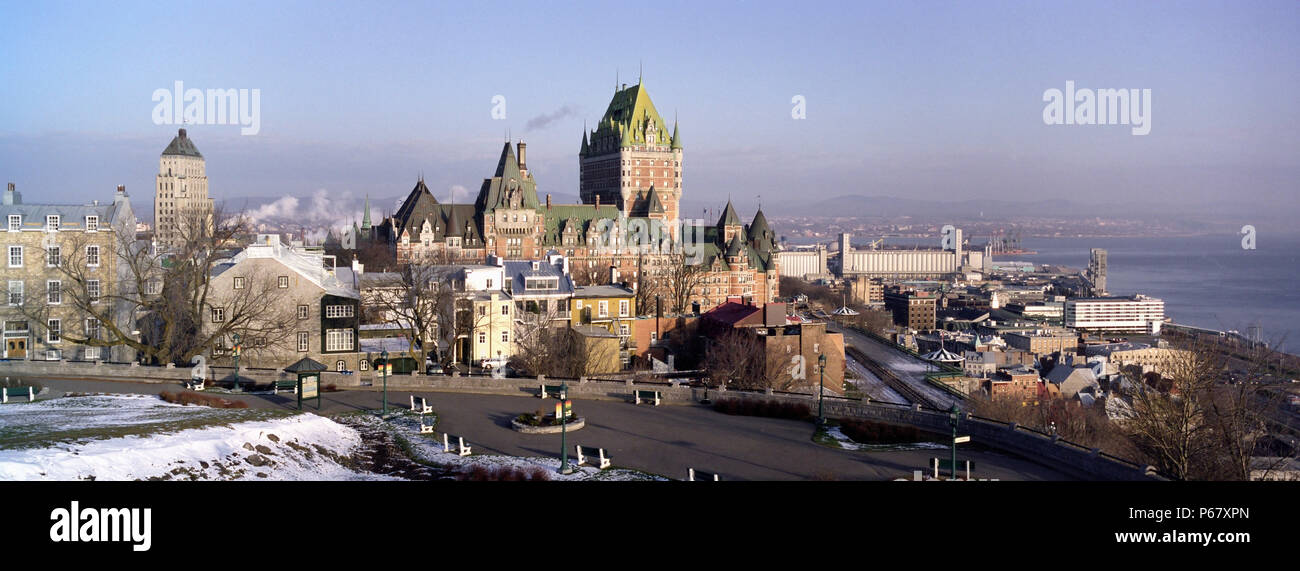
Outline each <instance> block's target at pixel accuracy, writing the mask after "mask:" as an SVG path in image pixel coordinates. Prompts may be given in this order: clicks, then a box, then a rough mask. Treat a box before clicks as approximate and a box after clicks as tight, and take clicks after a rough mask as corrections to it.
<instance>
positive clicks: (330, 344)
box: [325, 329, 356, 351]
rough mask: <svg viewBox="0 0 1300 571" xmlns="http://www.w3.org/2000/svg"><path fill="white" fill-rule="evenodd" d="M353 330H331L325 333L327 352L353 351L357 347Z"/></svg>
mask: <svg viewBox="0 0 1300 571" xmlns="http://www.w3.org/2000/svg"><path fill="white" fill-rule="evenodd" d="M353 339H354V335H353V332H352V330H351V329H330V330H328V331H326V332H325V350H326V351H351V350H352V349H353V348H354V347H355V346H356V345H355V344H354V343H353Z"/></svg>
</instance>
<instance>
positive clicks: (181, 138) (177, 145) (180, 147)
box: [162, 129, 203, 159]
mask: <svg viewBox="0 0 1300 571" xmlns="http://www.w3.org/2000/svg"><path fill="white" fill-rule="evenodd" d="M162 154H163V156H167V155H181V156H185V157H198V158H200V159H201V158H203V155H202V154H201V153H199V148H198V147H195V146H194V141H191V140H190V138H189V136H188V135H186V133H185V129H181V130H180V131H179V132H178V133H176V138H174V139H172V142H171V144H169V145H167V148H166V149H163V152H162Z"/></svg>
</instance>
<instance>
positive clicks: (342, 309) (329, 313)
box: [298, 305, 353, 319]
mask: <svg viewBox="0 0 1300 571" xmlns="http://www.w3.org/2000/svg"><path fill="white" fill-rule="evenodd" d="M303 307H306V306H303ZM298 314H299V315H301V314H302V309H299V310H298ZM352 316H353V312H352V306H351V305H327V306H325V318H326V319H337V318H340V317H352Z"/></svg>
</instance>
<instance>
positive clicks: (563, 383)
mask: <svg viewBox="0 0 1300 571" xmlns="http://www.w3.org/2000/svg"><path fill="white" fill-rule="evenodd" d="M542 390H546V387H542ZM542 396H546V395H542ZM568 400H569V381H568V380H567V379H564V378H561V379H560V415H559V416H560V473H561V474H565V475H568V474H572V473H573V469H572V468H570V467H569V446H568V440H567V437H568V434H567V433H568V428H569V418H568V417H569V415H568V411H567V410H565V407H564V403H565V402H567V401H568Z"/></svg>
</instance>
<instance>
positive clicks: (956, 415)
mask: <svg viewBox="0 0 1300 571" xmlns="http://www.w3.org/2000/svg"><path fill="white" fill-rule="evenodd" d="M960 418H961V409H959V408H957V403H953V405H952V408H951V409H948V422H949V423H950V424H952V479H954V480H956V479H957V423H958V422H959V421H960Z"/></svg>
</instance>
